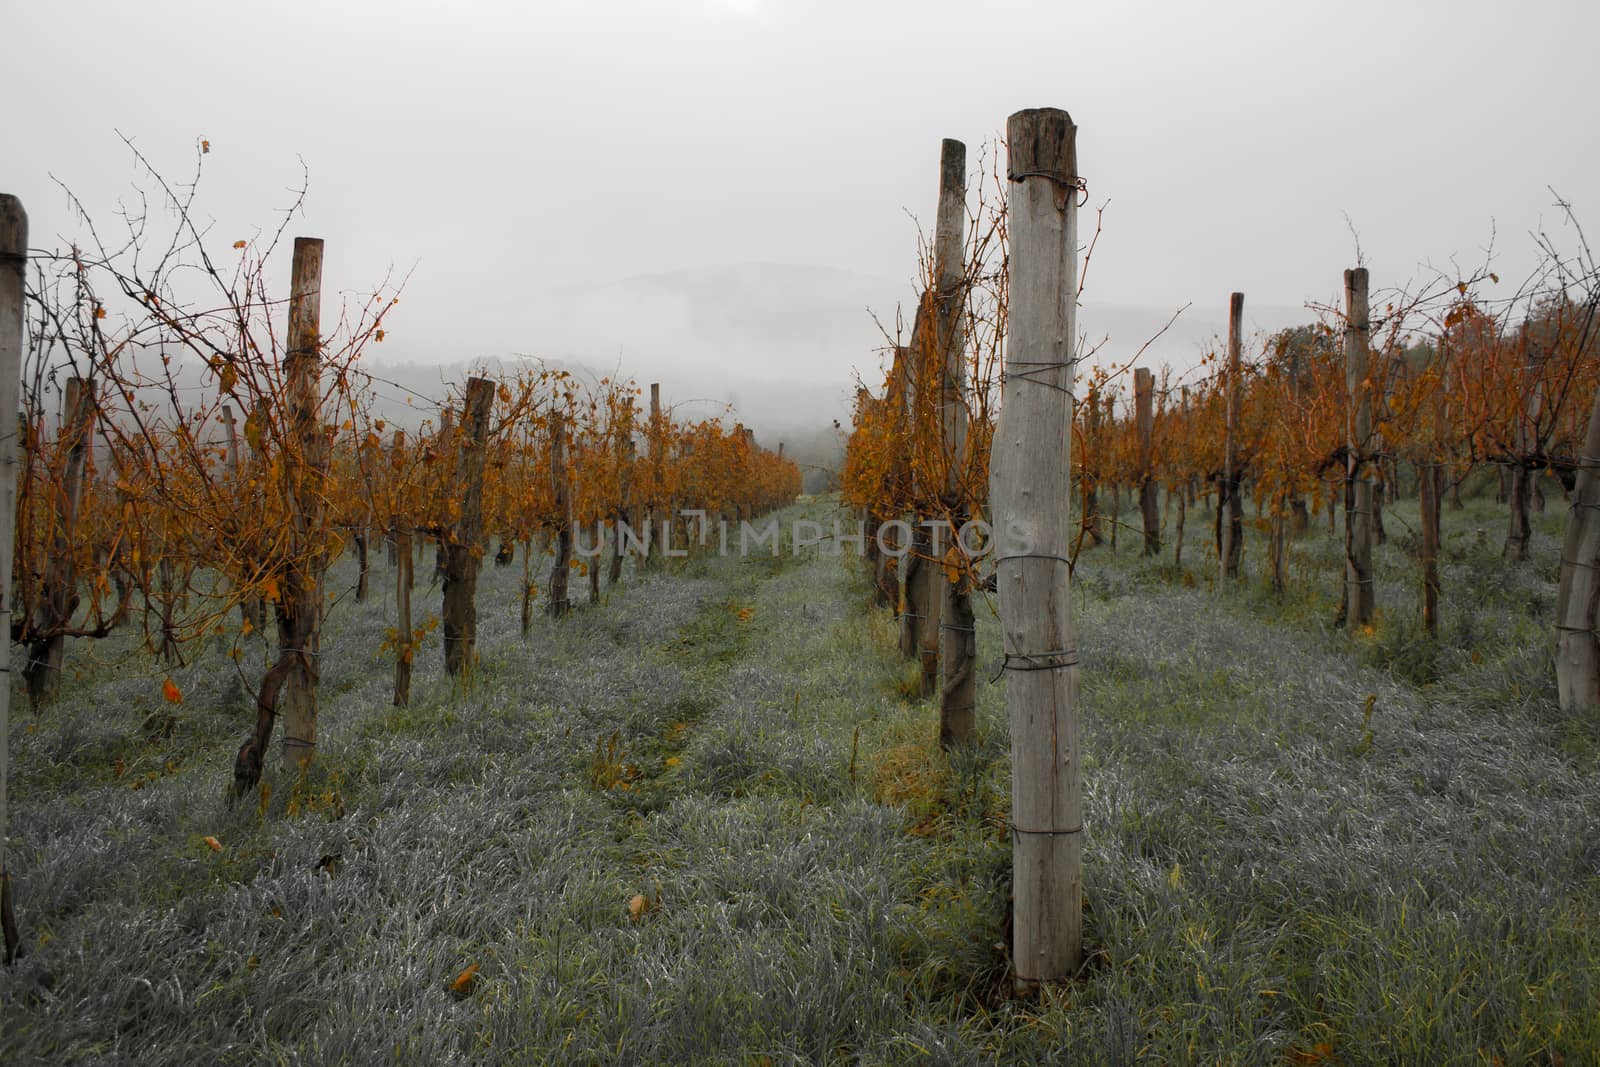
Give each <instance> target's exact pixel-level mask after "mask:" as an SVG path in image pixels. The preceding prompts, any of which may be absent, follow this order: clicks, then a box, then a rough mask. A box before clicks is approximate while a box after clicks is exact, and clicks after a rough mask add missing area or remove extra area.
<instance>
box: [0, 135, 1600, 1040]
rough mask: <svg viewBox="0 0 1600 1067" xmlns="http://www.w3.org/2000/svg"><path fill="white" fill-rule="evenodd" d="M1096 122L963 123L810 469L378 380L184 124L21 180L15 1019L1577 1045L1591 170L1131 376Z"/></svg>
mask: <svg viewBox="0 0 1600 1067" xmlns="http://www.w3.org/2000/svg"><path fill="white" fill-rule="evenodd" d="M1076 134H1077V129H1076V127H1075V126H1074V124H1073V123H1072V120H1071V119H1070V118H1069V117H1068V116H1067V115H1066V113H1065V112H1061V111H1055V110H1049V109H1045V110H1036V111H1023V112H1018V113H1017V114H1015V115H1013V116H1012V117H1011V120H1010V123H1009V125H1008V127H1007V131H1006V137H1005V140H1004V142H1003V144H1002V145H1001V146H1000V147H999V148H998V149H997V150H995V151H989V150H987V149H986V150H985V151H984V152H983V153H982V155H981V157H980V158H978V159H977V160H975V161H970V164H969V160H968V157H967V153H966V148H965V146H964V145H963V144H962V143H961V142H958V141H953V140H947V141H945V142H943V145H942V149H941V159H940V167H939V171H938V200H937V214H936V221H935V225H934V227H933V228H932V230H931V232H930V233H929V234H928V235H927V236H926V237H925V239H924V240H923V241H922V243H921V247H920V249H919V253H920V254H919V256H918V260H917V272H918V276H919V278H920V292H919V296H918V299H917V301H916V303H915V306H914V310H913V311H912V312H911V314H910V316H909V318H910V321H909V323H907V324H905V327H904V328H903V329H898V330H896V329H886V331H885V333H886V343H885V349H884V356H885V360H884V364H885V365H884V368H883V373H882V377H881V379H877V378H874V379H870V380H863V381H860V382H858V383H856V384H857V389H856V396H855V405H854V417H853V421H852V424H851V425H849V426H847V427H842V428H841V429H840V433H839V436H840V438H841V442H842V445H843V460H842V465H841V469H840V470H839V472H838V479H839V485H840V489H839V492H838V493H837V494H824V495H802V493H801V488H802V471H801V468H800V466H799V465H798V464H797V463H795V462H794V461H793V459H792V458H790V457H788V456H786V455H785V450H784V446H783V445H782V444H781V443H779V442H776V441H774V442H772V443H771V445H770V446H764V445H762V444H759V443H758V442H757V440H756V434H755V431H754V429H752V428H751V427H747V426H745V425H743V424H742V423H741V422H738V421H736V419H737V413H736V412H729V413H727V414H725V415H723V416H720V417H711V418H705V419H698V420H690V419H689V418H687V417H685V416H682V415H681V414H677V415H675V413H674V410H673V407H672V405H671V404H669V403H664V402H663V394H662V386H663V385H665V386H666V389H667V392H668V398H669V399H670V393H671V388H672V385H671V382H670V381H669V382H666V383H653V384H650V385H649V387H648V392H647V391H646V390H645V389H644V388H643V387H641V386H640V385H639V384H638V383H637V382H635V381H634V380H633V379H631V378H629V377H627V376H626V375H625V374H624V373H623V372H621V371H618V372H616V373H613V374H610V375H600V374H592V373H588V372H586V371H584V370H582V369H572V368H566V367H561V366H557V365H554V364H546V363H539V362H537V361H524V362H523V363H522V364H520V365H519V366H517V367H516V368H514V369H512V370H510V371H505V372H502V371H498V370H492V369H490V368H489V367H487V366H485V367H484V368H483V369H482V370H481V371H480V372H478V373H475V374H473V375H471V376H469V377H467V378H466V379H465V380H464V381H462V382H460V383H458V384H455V385H452V386H451V388H450V392H449V395H448V397H446V398H445V399H443V400H442V401H436V400H430V399H429V398H427V397H421V396H407V397H401V398H399V399H400V400H401V401H403V402H404V403H406V404H407V405H408V406H410V407H411V408H412V409H413V410H414V415H413V416H411V417H409V418H407V419H406V420H399V419H396V418H394V417H393V416H392V415H389V416H385V415H381V414H380V409H381V404H380V402H381V401H386V402H392V401H394V400H395V399H396V397H395V396H394V395H393V394H394V391H395V390H397V389H399V388H400V387H398V386H396V385H395V384H394V383H392V382H388V381H386V380H385V379H384V377H383V376H382V372H381V370H379V369H374V368H373V366H372V363H371V359H370V354H371V352H372V351H373V350H374V347H375V346H378V345H381V344H382V343H383V342H384V340H385V337H386V335H387V332H388V330H389V329H390V328H391V327H390V319H391V316H392V314H393V309H394V308H395V307H396V306H397V305H398V304H399V303H400V301H401V299H402V297H403V295H404V294H403V292H402V290H403V287H404V282H403V280H391V281H386V282H385V283H384V284H383V285H381V286H379V287H378V288H377V289H376V290H375V291H374V292H373V293H372V294H370V295H368V296H361V297H351V296H345V297H343V298H340V300H339V302H338V304H337V306H335V302H334V300H333V299H328V300H327V301H325V300H324V292H325V289H326V291H327V292H329V293H333V292H346V291H347V290H345V289H341V288H340V287H339V286H340V285H341V284H344V283H341V282H334V281H332V280H329V281H328V282H327V283H326V284H325V280H324V278H323V262H324V245H323V242H322V241H321V240H317V239H313V238H303V237H297V238H292V239H291V237H290V235H289V231H288V229H287V222H285V224H284V228H281V229H278V230H276V231H270V232H265V233H262V234H258V235H256V236H254V237H246V238H244V239H240V240H235V241H219V239H218V238H217V236H216V235H214V234H212V233H211V232H210V231H209V230H208V229H207V228H206V226H205V225H203V224H202V223H200V222H199V221H198V220H199V219H200V218H201V217H202V216H201V212H200V210H199V208H198V207H197V205H196V201H195V200H194V197H195V196H196V192H195V190H196V189H197V188H198V187H199V184H200V183H199V168H201V167H203V165H204V157H205V156H206V155H208V154H209V152H210V146H209V143H207V142H201V143H200V144H199V145H198V146H197V154H196V162H197V171H196V175H195V178H194V179H193V180H192V181H189V182H184V183H172V184H169V183H168V182H167V181H165V180H164V179H162V178H161V176H160V175H159V174H157V173H156V171H155V170H154V168H152V167H150V166H149V165H148V163H147V162H146V161H145V160H144V158H143V157H142V156H139V155H138V154H137V152H136V153H135V156H136V160H137V162H138V163H139V165H140V167H141V168H142V169H141V173H143V174H144V175H146V176H147V178H148V179H149V181H150V183H151V184H152V186H153V188H154V190H155V194H154V195H155V197H156V199H158V200H159V201H160V204H161V208H162V211H161V212H159V213H158V212H156V211H153V210H152V211H149V212H147V213H146V214H144V215H139V214H130V213H128V212H126V211H124V213H123V214H122V215H121V216H120V217H119V218H118V222H117V225H118V226H119V227H121V228H122V229H121V230H119V232H117V233H116V234H114V235H113V234H111V233H109V232H107V231H104V230H101V229H97V228H96V226H95V223H94V222H93V216H92V214H91V212H89V210H88V209H87V208H86V207H85V206H84V205H82V204H79V203H78V202H77V201H76V200H75V199H74V200H73V204H74V207H75V209H76V210H78V211H79V212H80V213H81V215H82V217H83V219H84V221H85V225H86V227H87V232H88V233H89V234H90V235H91V237H90V239H89V240H88V241H87V242H86V243H84V244H82V245H78V246H73V247H71V248H68V249H65V250H41V249H38V248H35V247H33V246H32V245H30V243H29V241H28V237H27V219H26V216H25V214H24V213H23V211H22V207H21V205H20V204H19V203H18V202H17V201H16V200H15V199H14V198H9V197H7V198H4V200H0V239H3V247H0V252H4V253H5V255H6V257H7V259H6V262H5V263H4V264H3V267H4V271H3V274H4V277H0V370H5V368H6V367H8V366H9V367H11V368H13V370H5V374H4V375H3V376H0V410H11V409H13V408H14V409H15V410H17V411H18V412H19V423H18V432H17V434H16V436H15V437H14V438H7V439H6V440H7V441H8V442H14V445H15V447H14V449H12V451H11V452H9V453H8V454H7V455H5V456H3V457H0V459H4V460H5V461H6V463H7V466H6V468H5V472H3V473H4V476H3V477H0V501H4V502H5V503H6V504H7V505H9V506H10V507H12V508H13V509H14V510H13V512H12V514H13V515H14V521H11V522H7V523H5V524H3V525H4V528H5V531H6V532H5V536H9V537H12V538H14V544H7V543H4V541H3V538H0V575H9V580H8V582H7V583H6V584H5V586H4V587H5V589H6V599H5V603H4V612H3V614H4V615H6V616H7V618H8V624H9V626H10V630H11V641H10V643H9V644H8V646H7V647H8V649H9V655H10V657H11V658H10V660H9V661H0V666H7V663H8V662H9V663H11V664H16V665H17V670H16V671H15V672H14V673H15V674H16V675H18V677H17V678H16V680H15V683H14V684H12V685H11V686H10V688H9V700H10V705H9V706H10V711H9V718H7V717H5V716H0V726H3V727H4V728H5V729H6V730H7V731H8V734H9V736H8V737H7V738H6V744H5V746H4V752H5V753H6V754H7V756H8V762H7V763H3V764H0V770H3V771H4V773H0V832H3V833H4V835H5V836H4V839H3V841H0V844H3V846H4V849H3V851H0V861H3V866H0V872H3V879H4V880H3V883H0V884H3V885H4V890H5V900H4V916H5V938H6V958H7V964H8V966H7V968H6V969H5V971H4V972H3V975H0V983H3V984H0V1009H3V1012H4V1016H3V1023H4V1025H3V1028H0V1050H3V1051H4V1053H5V1059H6V1062H8V1063H10V1062H18V1063H22V1062H52V1063H68V1062H122V1061H136V1062H179V1061H183V1060H195V1061H200V1062H229V1063H232V1062H238V1063H257V1062H291V1061H294V1062H301V1061H304V1062H330V1063H331V1062H350V1063H360V1062H374V1061H388V1062H426V1063H440V1062H457V1061H473V1060H478V1059H483V1058H498V1059H500V1060H504V1061H506V1062H567V1061H573V1062H637V1063H667V1062H756V1063H784V1062H795V1063H814V1062H833V1061H857V1062H871V1063H878V1062H907V1063H913V1062H914V1063H926V1062H949V1063H968V1062H975V1061H997V1062H1063V1061H1069V1062H1078V1061H1081V1062H1092V1063H1101V1062H1105V1063H1114V1062H1132V1061H1134V1060H1138V1059H1143V1058H1148V1060H1149V1061H1150V1062H1158V1063H1182V1062H1230V1063H1233V1062H1237V1063H1284V1062H1288V1063H1347V1062H1348V1063H1359V1062H1428V1063H1434V1062H1437V1063H1500V1064H1509V1063H1554V1064H1561V1063H1581V1062H1587V1061H1589V1060H1591V1059H1594V1058H1595V1057H1600V1017H1597V1016H1596V1014H1595V1012H1594V1004H1595V1003H1596V1002H1597V1000H1600V949H1597V946H1600V910H1597V902H1600V896H1597V890H1600V853H1597V851H1596V849H1597V846H1596V844H1595V842H1596V841H1597V840H1600V837H1597V834H1596V832H1595V831H1596V824H1597V822H1600V785H1597V782H1600V775H1597V771H1600V727H1597V723H1600V719H1597V718H1596V712H1597V711H1600V641H1597V638H1596V634H1597V630H1596V625H1597V620H1596V612H1597V607H1600V585H1597V584H1596V579H1595V577H1594V575H1595V573H1596V571H1597V570H1600V475H1597V474H1596V473H1595V472H1596V469H1597V467H1596V465H1597V462H1600V461H1596V460H1595V459H1594V458H1592V457H1594V456H1596V455H1600V339H1597V337H1596V332H1597V331H1596V326H1597V325H1600V324H1597V322H1596V312H1597V311H1600V264H1596V263H1595V261H1594V259H1593V257H1592V255H1591V253H1590V251H1589V248H1588V246H1587V244H1586V242H1585V240H1584V238H1583V234H1582V230H1581V228H1579V227H1578V223H1577V220H1576V217H1575V215H1574V214H1573V212H1572V210H1571V209H1570V208H1569V207H1568V206H1567V205H1566V204H1565V203H1562V204H1560V205H1559V207H1560V210H1561V212H1562V218H1563V221H1564V223H1565V229H1563V230H1562V231H1560V234H1559V235H1558V236H1557V237H1550V236H1547V235H1546V234H1544V233H1543V232H1541V233H1540V234H1539V235H1537V243H1538V246H1539V248H1538V251H1539V253H1540V256H1541V266H1540V269H1539V270H1538V271H1536V272H1535V273H1534V274H1533V275H1531V276H1530V277H1528V278H1526V279H1522V280H1519V281H1517V282H1515V283H1511V282H1505V283H1502V281H1501V279H1500V278H1499V277H1498V275H1497V274H1496V273H1495V272H1493V271H1492V270H1491V269H1490V267H1489V265H1487V264H1486V265H1484V266H1483V267H1482V268H1479V269H1460V268H1456V267H1452V269H1451V271H1450V272H1449V273H1444V272H1434V273H1432V274H1430V275H1428V276H1426V277H1424V278H1422V279H1421V280H1420V281H1418V280H1412V281H1408V282H1405V283H1404V284H1396V285H1393V286H1390V287H1386V286H1385V284H1384V283H1383V282H1382V281H1381V280H1379V279H1375V278H1374V277H1373V276H1372V274H1371V272H1370V271H1369V269H1368V268H1367V267H1366V266H1364V265H1361V264H1359V263H1358V265H1356V266H1354V267H1352V268H1350V269H1348V270H1344V271H1343V276H1342V283H1341V289H1342V293H1343V299H1342V301H1341V302H1339V303H1338V304H1337V305H1336V306H1327V307H1312V308H1310V309H1308V313H1307V322H1306V324H1305V325H1303V326H1300V327H1296V328H1292V329H1287V330H1282V331H1279V332H1276V333H1273V334H1271V335H1268V336H1260V337H1247V336H1246V333H1245V328H1244V308H1245V297H1244V294H1242V293H1234V294H1233V295H1232V297H1231V299H1230V300H1229V301H1228V305H1229V329H1228V333H1227V336H1226V337H1223V338H1219V339H1218V341H1217V344H1216V345H1215V347H1214V350H1213V351H1211V352H1209V353H1207V354H1206V355H1205V356H1204V358H1203V359H1201V360H1200V362H1199V363H1198V365H1196V366H1194V367H1190V368H1172V367H1154V366H1148V365H1145V362H1146V361H1145V360H1144V359H1143V356H1144V354H1145V351H1146V348H1147V347H1148V344H1149V341H1151V340H1154V339H1153V338H1152V339H1147V340H1146V341H1145V342H1144V343H1145V346H1146V348H1142V347H1140V345H1139V343H1137V342H1136V343H1133V344H1131V345H1130V344H1129V342H1128V339H1126V338H1124V339H1119V340H1118V347H1116V348H1115V350H1113V347H1112V346H1110V345H1109V344H1107V343H1106V342H1103V341H1097V340H1096V339H1095V337H1094V334H1093V332H1092V331H1093V328H1094V327H1093V324H1092V323H1083V324H1080V323H1079V321H1078V313H1077V312H1078V305H1079V297H1080V294H1081V292H1082V291H1083V289H1084V287H1085V286H1086V285H1087V281H1086V280H1087V279H1089V278H1090V277H1091V276H1092V273H1093V270H1092V268H1093V264H1094V250H1095V247H1096V244H1097V242H1098V240H1099V234H1100V225H1099V219H1098V217H1097V218H1096V224H1095V226H1094V228H1093V230H1092V232H1089V233H1083V232H1080V214H1081V213H1082V212H1083V209H1084V208H1086V206H1087V204H1088V200H1087V190H1086V188H1085V187H1084V183H1083V181H1082V179H1081V178H1080V177H1079V174H1080V170H1081V168H1080V166H1079V160H1078V155H1077V144H1076ZM303 194H304V190H303V189H302V190H301V191H300V195H303ZM288 217H289V215H288V214H286V216H285V218H286V219H287V218H288ZM162 220H164V224H165V226H166V229H162V225H163V221H162ZM1085 229H1087V227H1085ZM124 231H125V232H124ZM280 270H282V271H283V276H282V277H281V278H280V277H278V276H277V275H276V273H275V272H277V271H280ZM1332 274H1333V277H1334V278H1335V279H1338V278H1339V273H1338V268H1337V267H1335V269H1334V270H1333V272H1332ZM363 357H368V358H365V359H364V358H363ZM8 361H9V362H8ZM8 404H10V405H11V407H10V408H8V407H7V405H8ZM829 531H831V534H830V533H829ZM752 545H753V550H752ZM7 669H8V670H9V667H7Z"/></svg>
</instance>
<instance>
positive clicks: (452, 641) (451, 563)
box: [443, 378, 494, 675]
mask: <svg viewBox="0 0 1600 1067" xmlns="http://www.w3.org/2000/svg"><path fill="white" fill-rule="evenodd" d="M493 403H494V382H492V381H490V380H489V379H488V378H468V379H467V403H466V408H465V410H464V411H463V412H462V415H461V454H460V458H459V459H458V461H457V466H456V491H457V492H459V493H460V494H461V514H460V517H459V518H457V519H456V522H455V528H454V529H453V530H452V531H451V536H450V539H449V543H448V545H447V546H446V548H445V568H444V619H443V623H444V625H443V630H444V668H445V670H447V671H449V672H450V673H451V674H452V675H460V674H462V673H468V674H470V673H471V671H472V666H473V664H474V663H475V662H476V660H477V648H476V646H477V641H478V604H477V600H478V568H479V566H480V565H481V564H482V562H483V463H484V458H485V453H486V452H487V451H488V436H489V408H490V406H491V405H492V404H493Z"/></svg>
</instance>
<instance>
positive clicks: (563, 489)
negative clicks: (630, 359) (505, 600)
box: [544, 387, 660, 618]
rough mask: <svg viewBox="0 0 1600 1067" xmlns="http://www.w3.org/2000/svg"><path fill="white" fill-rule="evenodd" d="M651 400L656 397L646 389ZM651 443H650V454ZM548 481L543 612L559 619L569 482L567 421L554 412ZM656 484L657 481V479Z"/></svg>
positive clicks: (565, 605)
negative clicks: (549, 525)
mask: <svg viewBox="0 0 1600 1067" xmlns="http://www.w3.org/2000/svg"><path fill="white" fill-rule="evenodd" d="M650 395H651V400H652V403H653V402H654V400H655V397H656V395H657V394H656V390H655V388H654V387H652V388H651V390H650ZM654 451H655V446H654V445H652V446H651V452H652V454H653V453H654ZM550 480H551V482H553V483H554V486H555V498H556V558H555V562H553V563H552V564H551V565H550V599H549V601H548V602H546V604H545V607H544V611H545V614H546V615H549V616H551V617H553V618H560V617H561V616H563V615H566V614H568V613H569V612H571V611H572V604H571V602H570V601H569V600H568V599H567V581H568V577H569V575H570V572H571V570H572V483H571V482H570V481H568V479H567V424H566V420H565V419H564V418H562V415H561V412H559V411H557V412H555V413H553V414H552V415H551V416H550ZM656 484H658V485H659V484H660V483H659V482H657V483H656Z"/></svg>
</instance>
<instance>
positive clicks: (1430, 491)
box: [1417, 459, 1444, 636]
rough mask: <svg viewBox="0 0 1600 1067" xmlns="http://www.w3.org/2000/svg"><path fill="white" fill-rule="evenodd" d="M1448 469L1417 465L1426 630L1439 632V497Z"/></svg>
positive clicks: (1429, 462)
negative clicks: (1445, 470) (1445, 472)
mask: <svg viewBox="0 0 1600 1067" xmlns="http://www.w3.org/2000/svg"><path fill="white" fill-rule="evenodd" d="M1443 484H1444V466H1443V465H1442V464H1440V463H1438V462H1437V461H1435V460H1433V459H1427V460H1424V461H1423V462H1421V463H1418V464H1417V489H1418V492H1419V495H1420V497H1421V500H1420V502H1419V507H1420V508H1421V509H1422V549H1421V552H1420V556H1421V563H1422V628H1423V630H1425V631H1427V633H1428V634H1429V636H1433V635H1436V634H1438V632H1439V496H1440V489H1441V488H1442V487H1443Z"/></svg>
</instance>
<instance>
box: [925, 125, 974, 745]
mask: <svg viewBox="0 0 1600 1067" xmlns="http://www.w3.org/2000/svg"><path fill="white" fill-rule="evenodd" d="M966 219H967V146H966V145H964V144H962V143H961V142H960V141H955V140H951V139H949V138H946V139H945V140H944V142H943V143H942V144H941V145H940V148H939V212H938V216H937V221H936V223H935V227H934V245H933V278H934V285H935V286H936V289H935V291H934V300H935V309H936V315H935V317H934V338H935V342H936V345H935V351H936V352H937V353H938V355H939V359H940V364H941V366H940V373H939V377H940V397H939V400H940V411H939V416H940V419H939V422H940V426H939V430H940V436H941V437H942V438H943V441H942V442H941V444H942V448H943V451H944V458H945V462H946V464H947V466H946V473H945V483H944V493H943V496H944V510H945V513H946V514H947V515H948V516H949V519H950V526H951V536H950V537H949V538H948V539H947V540H948V547H947V551H948V552H949V553H950V554H951V557H952V558H954V559H956V560H957V561H959V562H960V565H959V566H957V567H956V569H955V570H956V575H955V577H956V580H955V581H951V580H950V575H949V574H947V573H945V572H944V568H942V567H941V568H939V569H938V571H937V578H938V579H939V583H940V589H941V592H942V594H943V597H944V603H943V605H942V607H941V609H940V612H939V616H940V623H941V625H940V628H939V631H938V632H939V633H940V634H942V636H943V645H944V648H943V650H942V652H943V654H942V656H941V657H940V658H941V659H943V661H944V684H943V686H942V687H941V689H940V691H939V743H940V744H941V745H943V746H944V747H946V748H958V747H964V746H967V745H970V744H972V743H973V741H974V740H975V739H976V737H977V703H978V696H977V685H976V682H977V672H976V670H975V667H976V663H977V654H978V635H977V630H976V624H975V623H974V621H973V614H972V575H971V572H970V569H969V568H968V567H967V566H966V565H965V561H964V557H963V556H962V548H961V545H960V544H959V543H958V539H957V537H956V536H955V535H956V534H957V533H959V531H960V530H961V527H962V525H963V524H964V523H965V522H966V521H967V485H966V470H967V466H966V463H967V396H966V393H967V376H966V368H967V360H966V347H967V335H966V322H965V315H966V306H967V286H966V270H965V263H964V258H965V257H964V250H965V241H964V237H963V231H964V228H965V224H966Z"/></svg>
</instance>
